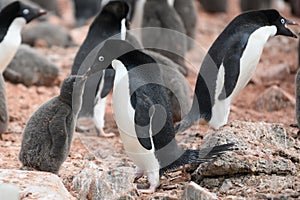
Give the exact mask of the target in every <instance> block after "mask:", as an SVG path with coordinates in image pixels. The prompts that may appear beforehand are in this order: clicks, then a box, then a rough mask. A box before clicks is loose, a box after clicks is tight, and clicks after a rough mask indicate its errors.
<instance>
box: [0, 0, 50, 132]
mask: <svg viewBox="0 0 300 200" xmlns="http://www.w3.org/2000/svg"><path fill="white" fill-rule="evenodd" d="M43 14H45V11H44V10H41V9H37V8H33V7H31V6H29V5H27V4H24V3H22V2H19V1H15V2H13V3H10V4H8V5H7V6H6V7H4V8H3V9H2V10H1V11H0V76H1V77H0V104H1V105H0V133H2V132H5V131H6V129H7V125H8V113H7V107H6V91H5V85H4V84H5V82H4V79H3V72H4V70H5V69H6V67H7V66H8V64H9V63H10V61H11V60H12V59H13V57H14V55H15V54H16V52H17V50H18V47H19V46H20V44H21V31H22V28H23V27H24V26H25V24H27V23H29V22H30V21H31V20H33V19H35V18H37V17H39V16H41V15H43Z"/></svg>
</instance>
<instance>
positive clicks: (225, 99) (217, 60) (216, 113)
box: [176, 9, 297, 132]
mask: <svg viewBox="0 0 300 200" xmlns="http://www.w3.org/2000/svg"><path fill="white" fill-rule="evenodd" d="M287 25H296V23H295V22H292V21H290V20H287V19H285V18H284V17H282V16H281V15H280V14H279V12H278V11H276V10H273V9H271V10H259V11H249V12H245V13H242V14H240V15H239V16H237V17H236V18H235V19H233V20H232V21H231V23H230V24H229V25H228V26H227V27H226V28H225V30H224V31H223V32H222V33H221V34H220V35H219V37H218V38H217V39H216V40H215V42H214V43H213V44H212V46H211V48H210V49H209V51H208V53H207V55H206V56H205V58H204V60H203V63H202V65H201V68H200V71H199V73H198V77H197V82H196V86H195V92H194V99H193V104H192V108H191V110H190V112H189V113H188V114H187V115H186V116H185V117H184V118H183V119H182V120H181V121H180V123H179V124H178V125H177V126H176V132H181V131H184V130H186V129H187V128H189V127H190V126H191V125H193V123H195V122H197V121H199V120H201V122H204V123H208V124H209V125H210V126H211V127H212V128H214V129H218V128H220V127H221V126H223V125H225V124H226V123H227V120H228V116H229V113H230V104H231V101H232V99H233V98H234V97H235V96H236V95H237V94H238V93H239V92H240V91H241V90H242V89H243V88H244V87H245V86H246V85H247V83H248V82H249V80H250V79H251V76H252V75H253V73H254V71H255V68H256V65H257V64H258V62H259V59H260V56H261V54H262V51H263V47H264V45H265V43H266V42H267V41H268V39H269V38H270V37H272V36H276V35H282V36H287V37H294V38H296V37H297V36H296V35H295V34H294V33H293V32H291V31H290V30H289V29H288V28H287Z"/></svg>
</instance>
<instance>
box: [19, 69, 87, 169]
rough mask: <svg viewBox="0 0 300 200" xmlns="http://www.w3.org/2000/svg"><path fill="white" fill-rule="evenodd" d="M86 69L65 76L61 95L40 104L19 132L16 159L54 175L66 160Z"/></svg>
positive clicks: (79, 105)
mask: <svg viewBox="0 0 300 200" xmlns="http://www.w3.org/2000/svg"><path fill="white" fill-rule="evenodd" d="M89 75H90V74H89V72H87V73H86V74H85V75H82V76H76V75H72V76H70V77H68V78H66V79H65V80H64V82H63V84H62V86H61V90H60V94H59V95H58V96H56V97H54V98H52V99H50V100H49V101H47V102H45V103H44V104H43V105H41V106H40V107H39V108H38V110H36V111H35V112H34V113H33V115H32V116H31V117H30V119H29V120H28V122H27V124H26V127H25V129H24V132H23V135H22V144H21V150H20V153H19V159H20V161H21V162H22V164H23V167H24V168H33V169H36V170H40V171H47V172H52V173H55V174H57V173H58V171H59V168H60V166H61V165H62V163H63V162H64V161H65V160H66V158H67V156H68V154H69V151H70V146H71V142H72V137H73V132H74V130H75V122H76V119H77V115H78V112H79V110H80V107H81V103H82V99H81V98H82V93H83V90H84V85H85V82H86V79H87V77H88V76H89Z"/></svg>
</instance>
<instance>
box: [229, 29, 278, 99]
mask: <svg viewBox="0 0 300 200" xmlns="http://www.w3.org/2000/svg"><path fill="white" fill-rule="evenodd" d="M276 32H277V28H276V27H275V26H264V27H261V28H259V29H257V30H256V31H254V32H253V33H252V34H251V35H250V37H249V39H248V43H247V46H246V48H245V50H244V53H243V54H242V57H241V60H240V75H239V78H238V82H237V84H236V88H235V89H234V91H233V94H232V97H235V96H236V95H237V94H238V93H239V92H240V91H241V90H242V89H243V88H244V87H245V86H246V85H247V83H248V82H249V81H250V79H251V77H252V76H253V74H254V71H255V69H256V66H257V64H258V63H259V60H260V57H261V54H262V52H263V48H264V46H265V44H266V42H267V41H268V39H269V38H270V37H271V36H274V35H275V34H276Z"/></svg>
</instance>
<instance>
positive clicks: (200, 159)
mask: <svg viewBox="0 0 300 200" xmlns="http://www.w3.org/2000/svg"><path fill="white" fill-rule="evenodd" d="M233 146H234V143H227V144H222V145H217V146H213V147H207V148H203V149H198V150H192V149H188V150H186V152H185V153H184V154H183V157H184V158H183V159H184V161H185V163H186V164H193V163H198V164H201V163H204V162H208V161H211V160H213V159H215V158H217V157H218V156H220V155H222V154H224V153H226V152H227V151H232V150H234V149H233Z"/></svg>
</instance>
